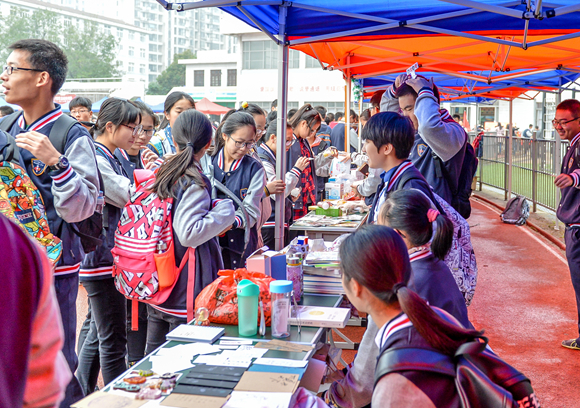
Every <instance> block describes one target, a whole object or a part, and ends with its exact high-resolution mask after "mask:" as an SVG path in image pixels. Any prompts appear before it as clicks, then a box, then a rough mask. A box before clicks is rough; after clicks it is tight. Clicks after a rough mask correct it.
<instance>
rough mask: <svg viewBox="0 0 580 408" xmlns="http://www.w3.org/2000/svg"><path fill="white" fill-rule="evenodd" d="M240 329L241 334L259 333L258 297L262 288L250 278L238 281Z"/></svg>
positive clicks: (251, 334) (252, 334) (253, 334)
mask: <svg viewBox="0 0 580 408" xmlns="http://www.w3.org/2000/svg"><path fill="white" fill-rule="evenodd" d="M237 295H238V331H239V334H240V336H255V335H256V334H257V333H258V298H259V297H260V288H259V287H258V285H256V284H255V283H253V282H252V281H250V280H248V279H243V280H241V281H240V282H239V283H238V288H237Z"/></svg>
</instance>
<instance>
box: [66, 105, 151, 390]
mask: <svg viewBox="0 0 580 408" xmlns="http://www.w3.org/2000/svg"><path fill="white" fill-rule="evenodd" d="M140 130H141V111H140V109H139V108H138V107H137V106H136V105H135V104H134V103H133V102H131V101H127V100H122V99H118V98H109V99H107V100H106V101H105V102H104V103H103V105H102V107H101V110H100V112H99V116H98V117H97V122H96V123H95V126H94V127H93V129H91V133H92V135H93V137H94V138H95V150H96V153H97V166H98V168H99V171H100V173H101V176H102V180H103V183H104V191H105V206H104V209H103V235H101V239H102V240H103V243H102V244H101V245H99V246H97V249H96V250H95V251H94V252H91V253H89V254H87V255H86V256H85V259H84V261H83V262H82V264H81V270H80V274H79V275H80V281H81V282H82V283H83V286H84V288H85V289H86V291H87V294H88V297H89V309H90V310H89V315H90V317H88V319H89V321H88V322H87V324H86V325H88V327H89V330H88V333H87V334H86V338H85V339H84V341H83V339H82V338H81V339H79V367H78V370H77V373H76V375H77V377H78V379H79V382H80V383H81V386H82V388H83V390H84V392H85V394H86V395H88V394H90V393H91V392H93V391H94V390H95V386H96V385H97V379H98V376H99V366H100V369H101V370H102V374H103V380H104V382H105V384H108V383H109V382H111V381H113V380H114V379H115V378H117V377H118V376H119V375H121V374H122V373H123V372H124V371H125V370H126V368H127V367H126V363H125V355H126V353H127V328H126V319H127V317H126V304H127V303H126V302H127V301H126V299H125V297H124V296H123V295H122V294H121V293H119V292H118V291H117V289H116V288H115V283H114V281H113V276H112V268H113V256H112V255H111V249H112V248H113V247H114V245H115V239H114V238H115V229H116V228H117V224H118V222H119V219H120V217H121V211H122V209H123V207H124V206H125V204H126V203H127V201H129V198H130V197H131V194H132V193H133V192H134V190H135V189H134V185H133V183H132V179H131V178H130V177H129V175H128V174H127V172H126V171H125V170H124V168H123V166H122V165H121V163H120V162H119V160H118V159H117V157H115V151H116V150H117V149H125V150H127V149H130V148H131V147H132V146H133V143H135V140H136V138H137V136H138V134H139V132H140Z"/></svg>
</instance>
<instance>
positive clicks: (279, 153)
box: [274, 6, 289, 250]
mask: <svg viewBox="0 0 580 408" xmlns="http://www.w3.org/2000/svg"><path fill="white" fill-rule="evenodd" d="M286 12H287V9H286V6H280V13H279V18H280V20H279V22H280V35H279V39H280V44H279V45H278V108H277V110H278V116H277V119H276V121H277V123H276V125H277V129H278V134H277V135H276V179H278V180H284V179H285V175H286V115H287V113H286V112H287V111H288V53H289V47H288V45H287V44H286V34H285V32H286ZM277 198H278V199H277V200H276V204H275V206H274V207H275V211H276V225H275V227H274V228H275V230H274V239H275V243H276V250H280V249H282V248H284V214H285V211H284V202H285V201H286V200H284V196H283V195H279V196H278V197H277Z"/></svg>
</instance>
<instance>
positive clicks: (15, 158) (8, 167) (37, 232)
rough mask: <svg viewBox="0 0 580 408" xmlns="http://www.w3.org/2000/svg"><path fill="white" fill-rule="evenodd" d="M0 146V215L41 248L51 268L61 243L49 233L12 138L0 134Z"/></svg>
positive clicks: (38, 198) (57, 258)
mask: <svg viewBox="0 0 580 408" xmlns="http://www.w3.org/2000/svg"><path fill="white" fill-rule="evenodd" d="M0 146H3V147H2V149H0V213H1V214H3V215H5V216H6V217H7V218H9V219H10V220H12V221H13V222H14V223H16V224H18V225H19V226H20V228H22V229H23V230H24V231H26V232H27V233H28V234H29V235H30V236H31V237H32V238H34V239H35V240H36V241H37V242H38V243H39V244H40V245H41V246H42V247H44V249H45V250H46V254H47V255H48V259H49V260H50V262H51V264H52V265H53V266H54V265H56V263H57V262H58V260H59V259H60V257H61V255H62V243H61V241H60V239H59V238H58V237H56V236H54V235H53V234H52V233H51V232H50V227H49V225H48V219H47V218H46V213H45V211H44V203H43V201H42V196H41V195H40V192H39V191H38V188H36V186H35V185H34V183H33V182H32V181H31V180H30V178H29V177H28V175H27V174H26V170H24V168H22V167H21V166H20V164H19V151H18V147H17V146H16V140H15V139H14V137H12V136H11V135H9V134H8V133H5V132H2V131H0Z"/></svg>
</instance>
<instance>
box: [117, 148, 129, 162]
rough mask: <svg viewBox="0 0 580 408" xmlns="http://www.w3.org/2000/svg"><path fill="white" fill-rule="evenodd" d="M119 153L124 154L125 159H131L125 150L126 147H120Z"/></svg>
mask: <svg viewBox="0 0 580 408" xmlns="http://www.w3.org/2000/svg"><path fill="white" fill-rule="evenodd" d="M119 153H121V156H123V158H124V159H125V160H129V155H128V154H127V152H126V151H125V149H119Z"/></svg>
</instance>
